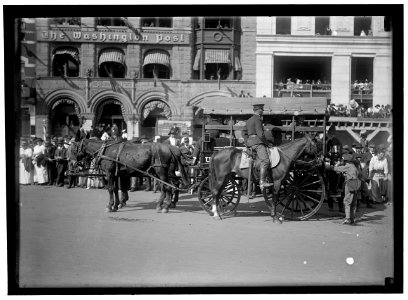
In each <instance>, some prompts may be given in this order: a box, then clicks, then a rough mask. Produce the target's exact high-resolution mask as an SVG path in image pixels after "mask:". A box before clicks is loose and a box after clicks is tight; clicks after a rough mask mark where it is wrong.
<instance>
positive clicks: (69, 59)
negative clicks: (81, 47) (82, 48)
mask: <svg viewBox="0 0 408 300" xmlns="http://www.w3.org/2000/svg"><path fill="white" fill-rule="evenodd" d="M52 76H66V77H78V76H79V52H78V49H77V48H74V47H61V48H57V49H56V50H55V51H54V53H53V55H52Z"/></svg>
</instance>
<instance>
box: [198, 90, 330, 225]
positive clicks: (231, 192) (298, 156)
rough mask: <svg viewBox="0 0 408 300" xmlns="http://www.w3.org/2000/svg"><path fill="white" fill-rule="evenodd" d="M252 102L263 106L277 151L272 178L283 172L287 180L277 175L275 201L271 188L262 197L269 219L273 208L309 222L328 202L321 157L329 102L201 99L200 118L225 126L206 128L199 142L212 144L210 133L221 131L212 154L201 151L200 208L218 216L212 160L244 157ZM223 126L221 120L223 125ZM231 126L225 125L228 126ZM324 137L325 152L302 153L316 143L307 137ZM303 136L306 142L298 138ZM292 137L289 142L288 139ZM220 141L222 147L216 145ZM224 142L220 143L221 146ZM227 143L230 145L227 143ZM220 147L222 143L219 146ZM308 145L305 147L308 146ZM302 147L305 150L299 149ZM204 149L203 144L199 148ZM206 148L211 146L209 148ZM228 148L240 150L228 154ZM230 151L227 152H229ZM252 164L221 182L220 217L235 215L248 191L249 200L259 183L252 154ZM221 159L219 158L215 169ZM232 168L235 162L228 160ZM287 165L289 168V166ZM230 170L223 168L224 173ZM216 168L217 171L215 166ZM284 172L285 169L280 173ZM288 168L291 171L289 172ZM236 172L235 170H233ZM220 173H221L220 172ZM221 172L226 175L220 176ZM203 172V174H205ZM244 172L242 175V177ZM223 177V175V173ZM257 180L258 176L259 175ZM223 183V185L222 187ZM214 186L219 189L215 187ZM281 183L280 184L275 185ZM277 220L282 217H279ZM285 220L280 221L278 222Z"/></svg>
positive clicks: (316, 99)
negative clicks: (215, 121) (244, 187)
mask: <svg viewBox="0 0 408 300" xmlns="http://www.w3.org/2000/svg"><path fill="white" fill-rule="evenodd" d="M253 104H264V114H263V123H264V124H266V125H265V127H264V128H265V134H266V137H267V138H268V136H269V140H270V141H271V142H272V143H273V144H274V145H275V146H277V147H278V149H279V151H275V152H277V153H279V156H280V158H278V160H279V161H280V162H279V163H278V164H277V166H276V167H275V168H273V169H272V170H271V174H270V175H271V177H272V176H275V175H274V173H273V172H275V171H274V170H275V169H277V170H278V172H281V173H282V174H283V173H284V178H279V176H276V182H275V180H274V184H275V191H276V195H275V196H276V197H275V201H274V200H273V199H274V198H273V196H274V194H273V192H274V190H273V189H265V190H264V191H263V197H264V199H265V202H266V204H267V205H268V207H269V208H271V215H272V216H273V217H274V220H275V215H274V212H273V211H274V210H275V209H276V214H277V215H278V216H284V217H285V218H287V219H292V220H306V219H308V218H310V217H311V216H313V215H314V214H315V213H316V212H317V211H318V210H319V208H320V207H321V205H322V204H323V202H324V200H325V199H326V182H325V181H326V179H325V171H324V166H323V164H322V160H321V159H320V158H321V155H324V154H325V152H326V149H325V145H326V135H325V133H326V121H327V118H328V116H327V114H326V107H327V100H326V98H320V97H318V98H317V97H313V98H216V97H212V98H208V99H205V100H203V102H202V103H201V107H200V108H199V109H198V111H197V113H198V114H201V113H202V114H204V115H211V116H212V117H213V118H221V119H223V121H224V122H223V124H221V125H214V124H203V127H202V136H203V137H202V139H201V140H200V142H201V143H203V144H204V143H210V142H211V141H210V137H209V134H208V131H211V130H218V131H219V132H221V133H223V135H224V137H223V138H219V139H215V146H214V147H213V148H214V149H213V150H214V151H213V152H208V151H207V152H205V151H203V152H202V153H201V157H200V169H201V172H200V174H201V176H202V178H201V179H200V180H201V182H200V184H199V186H198V200H199V202H200V204H201V206H202V207H203V208H204V209H205V210H206V211H207V212H208V213H209V214H211V215H212V214H214V213H215V211H214V209H215V207H214V200H215V199H214V198H215V196H214V193H215V190H214V189H216V188H217V187H216V183H215V181H216V179H214V180H213V182H212V185H213V186H212V187H211V186H210V181H211V174H210V173H211V165H210V164H211V159H214V158H217V155H215V153H221V152H223V151H224V152H225V153H226V155H227V157H228V158H226V157H225V156H224V157H223V160H228V161H229V157H233V156H234V157H235V156H237V155H238V156H239V158H241V157H243V156H244V154H243V153H247V148H246V146H245V143H244V141H245V130H246V126H245V125H244V123H245V121H246V120H247V119H248V118H249V117H250V116H251V115H252V114H253V110H252V108H253V107H252V105H253ZM220 123H221V122H220ZM225 123H227V125H225ZM320 133H322V135H320V137H319V138H321V144H320V146H321V149H320V153H319V155H316V156H315V157H311V156H310V155H309V156H308V157H307V156H305V155H304V151H303V150H304V149H305V145H306V144H308V145H309V144H310V142H311V144H315V142H316V141H310V140H311V138H310V136H309V135H311V136H312V138H314V137H315V136H316V135H319V134H320ZM302 136H306V137H307V138H306V137H304V138H303V139H304V143H303V144H302V143H301V142H300V140H301V139H302V138H301V137H302ZM288 137H290V139H291V141H288V140H287V138H288ZM217 142H218V143H217ZM220 142H221V143H220ZM226 142H227V144H228V145H225V144H226ZM220 144H221V145H220ZM304 144H305V145H304ZM296 147H298V148H299V150H297V149H296V151H298V152H296V153H293V157H291V160H289V159H288V158H289V156H288V155H289V153H291V152H293V151H292V149H294V148H296ZM300 147H303V149H300ZM201 148H202V149H204V148H205V147H204V145H201ZM207 148H208V147H207ZM228 149H236V150H237V151H235V150H228ZM228 151H229V152H228ZM249 156H250V157H249V158H250V159H249V165H248V166H246V168H245V166H244V168H240V170H238V169H237V168H235V169H234V168H232V169H231V172H230V174H228V176H227V174H225V176H224V177H222V178H221V181H222V182H221V181H220V186H219V187H220V188H221V190H220V191H219V193H218V196H217V198H218V199H217V200H218V205H217V207H216V209H218V211H219V214H220V216H221V217H222V216H226V215H231V214H234V213H235V212H236V210H237V207H238V204H239V202H240V198H241V193H242V192H245V193H246V194H247V196H249V194H250V191H251V186H252V184H251V182H252V181H257V174H256V172H257V171H256V168H254V169H252V168H251V165H252V164H253V161H252V159H251V158H252V157H251V154H250V155H249ZM221 162H222V161H221V160H217V161H216V162H215V165H219V164H220V163H221ZM229 162H230V164H233V163H234V162H232V161H229ZM285 163H286V164H287V165H286V166H285ZM226 167H227V166H226V165H223V168H224V169H225V168H226ZM214 168H215V169H216V167H214ZM279 168H281V169H282V170H279ZM285 168H286V169H287V170H285ZM233 169H234V170H233ZM218 173H220V172H218ZM221 173H222V172H221ZM202 174H204V176H203V175H202ZM242 174H243V175H242ZM220 176H221V175H220ZM258 177H259V176H258ZM245 179H247V180H248V184H247V187H248V188H247V190H245V191H243V189H242V182H243V180H245ZM221 184H222V187H221ZM214 185H215V187H214ZM276 185H278V186H276ZM277 218H278V217H277ZM279 219H281V218H279Z"/></svg>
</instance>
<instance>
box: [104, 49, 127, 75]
mask: <svg viewBox="0 0 408 300" xmlns="http://www.w3.org/2000/svg"><path fill="white" fill-rule="evenodd" d="M125 73H126V68H125V54H124V53H123V51H122V50H120V49H118V48H105V49H103V50H102V51H101V52H100V54H99V60H98V74H99V77H113V78H125Z"/></svg>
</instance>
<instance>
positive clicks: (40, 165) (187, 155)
mask: <svg viewBox="0 0 408 300" xmlns="http://www.w3.org/2000/svg"><path fill="white" fill-rule="evenodd" d="M79 130H80V136H81V137H86V138H89V139H98V140H102V141H107V140H123V141H127V132H126V129H123V130H122V132H119V130H118V127H117V126H116V125H115V124H114V125H113V126H104V124H98V126H96V127H95V128H91V130H90V131H85V130H84V129H83V128H80V129H79ZM130 142H134V143H146V142H159V140H157V139H153V138H146V137H145V136H142V137H140V138H134V139H132V140H131V141H130ZM73 143H75V138H74V137H73V136H68V135H66V136H64V137H56V136H52V137H47V138H46V139H45V140H44V139H42V138H40V137H35V138H31V139H23V140H21V142H20V160H19V169H20V172H19V173H20V175H19V183H20V184H22V185H50V186H53V185H54V186H57V187H66V188H75V187H80V188H87V189H92V188H104V187H105V185H106V182H105V180H104V178H103V176H99V175H101V172H100V171H99V170H98V168H97V167H96V165H95V160H92V161H91V162H90V164H89V165H80V164H77V163H75V159H74V156H73V153H72V144H73ZM163 143H169V144H171V145H173V146H176V147H178V148H179V149H180V151H181V152H182V153H183V158H184V159H187V160H191V159H192V158H193V156H192V155H193V152H194V150H195V142H193V140H192V138H191V137H190V136H189V135H188V133H183V134H180V132H179V128H178V127H176V126H173V128H171V129H170V131H169V136H168V138H167V139H165V140H164V141H163ZM80 172H84V173H87V172H89V174H88V175H90V174H94V175H95V176H78V175H71V174H75V173H80ZM142 185H144V186H145V190H146V191H151V190H153V189H154V190H155V191H157V189H158V185H157V183H156V182H154V184H152V180H151V178H149V177H147V178H142V177H140V178H136V177H132V178H131V189H130V191H131V192H133V191H136V190H138V189H140V188H142Z"/></svg>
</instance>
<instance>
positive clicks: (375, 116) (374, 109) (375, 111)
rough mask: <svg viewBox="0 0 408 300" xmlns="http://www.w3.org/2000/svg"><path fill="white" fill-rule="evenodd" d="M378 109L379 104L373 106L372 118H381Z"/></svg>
mask: <svg viewBox="0 0 408 300" xmlns="http://www.w3.org/2000/svg"><path fill="white" fill-rule="evenodd" d="M380 108H381V106H380V104H377V105H376V106H374V108H373V117H374V118H380V117H381V114H380Z"/></svg>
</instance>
